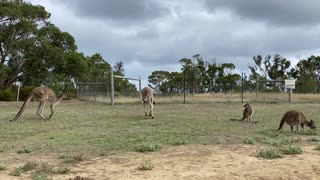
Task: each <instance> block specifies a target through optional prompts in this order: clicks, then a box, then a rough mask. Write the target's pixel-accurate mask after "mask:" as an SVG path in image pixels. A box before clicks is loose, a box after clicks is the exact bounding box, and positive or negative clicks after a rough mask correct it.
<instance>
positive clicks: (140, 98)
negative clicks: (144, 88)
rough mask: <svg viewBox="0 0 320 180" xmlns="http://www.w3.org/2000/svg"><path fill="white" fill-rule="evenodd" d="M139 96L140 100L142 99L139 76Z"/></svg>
mask: <svg viewBox="0 0 320 180" xmlns="http://www.w3.org/2000/svg"><path fill="white" fill-rule="evenodd" d="M139 96H140V100H141V99H142V96H141V77H140V76H139Z"/></svg>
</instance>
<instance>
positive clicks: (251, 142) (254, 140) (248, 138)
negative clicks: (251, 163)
mask: <svg viewBox="0 0 320 180" xmlns="http://www.w3.org/2000/svg"><path fill="white" fill-rule="evenodd" d="M243 142H244V143H245V144H256V139H255V138H251V137H246V138H245V139H244V141H243Z"/></svg>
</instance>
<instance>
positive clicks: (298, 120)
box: [277, 110, 316, 133]
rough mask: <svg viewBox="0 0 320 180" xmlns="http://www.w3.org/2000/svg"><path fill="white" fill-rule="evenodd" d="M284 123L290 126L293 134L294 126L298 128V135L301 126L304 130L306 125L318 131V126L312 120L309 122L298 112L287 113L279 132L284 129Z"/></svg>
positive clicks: (281, 122)
mask: <svg viewBox="0 0 320 180" xmlns="http://www.w3.org/2000/svg"><path fill="white" fill-rule="evenodd" d="M284 123H287V124H288V125H290V127H291V132H293V126H296V133H298V131H299V125H300V126H301V127H302V129H304V125H306V126H308V127H309V128H310V129H313V130H316V125H315V123H314V122H313V120H312V119H311V120H310V121H308V120H307V119H306V117H305V116H304V114H303V113H302V112H300V111H296V110H291V111H287V112H286V113H285V114H284V115H283V117H282V119H281V121H280V125H279V128H278V129H277V131H279V130H281V129H282V127H283V125H284Z"/></svg>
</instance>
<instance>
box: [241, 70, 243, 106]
mask: <svg viewBox="0 0 320 180" xmlns="http://www.w3.org/2000/svg"><path fill="white" fill-rule="evenodd" d="M241 102H242V103H243V73H241Z"/></svg>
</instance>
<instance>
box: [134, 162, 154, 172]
mask: <svg viewBox="0 0 320 180" xmlns="http://www.w3.org/2000/svg"><path fill="white" fill-rule="evenodd" d="M152 169H153V166H152V164H151V162H150V161H145V162H143V163H142V164H141V165H140V166H139V167H138V170H140V171H150V170H152Z"/></svg>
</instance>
